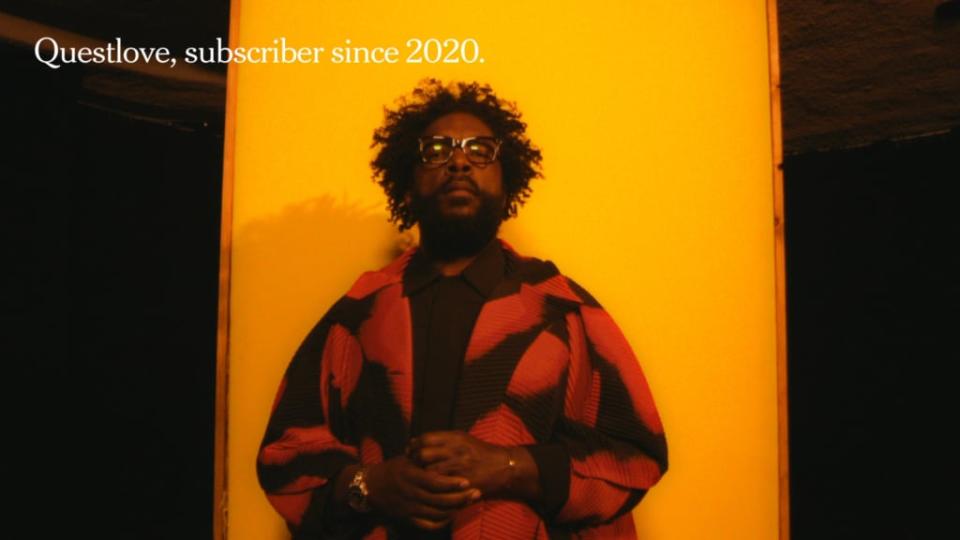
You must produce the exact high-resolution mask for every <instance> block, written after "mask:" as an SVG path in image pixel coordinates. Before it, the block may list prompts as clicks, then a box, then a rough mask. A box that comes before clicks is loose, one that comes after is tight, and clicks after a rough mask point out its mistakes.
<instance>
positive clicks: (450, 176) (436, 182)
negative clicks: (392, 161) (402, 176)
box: [413, 112, 503, 218]
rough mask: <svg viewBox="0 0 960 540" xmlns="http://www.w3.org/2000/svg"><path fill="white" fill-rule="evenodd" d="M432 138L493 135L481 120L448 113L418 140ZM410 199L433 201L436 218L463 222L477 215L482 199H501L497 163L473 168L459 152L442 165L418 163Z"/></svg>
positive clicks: (498, 166) (463, 154)
mask: <svg viewBox="0 0 960 540" xmlns="http://www.w3.org/2000/svg"><path fill="white" fill-rule="evenodd" d="M435 135H439V136H444V137H453V138H455V139H458V140H459V139H464V138H467V137H493V136H494V134H493V131H491V130H490V128H489V127H488V126H487V125H486V124H485V123H483V121H482V120H480V119H479V118H477V117H476V116H474V115H472V114H469V113H461V112H455V113H450V114H447V115H444V116H441V117H440V118H437V119H436V120H434V121H433V123H431V124H430V125H429V126H427V128H426V129H425V130H424V131H423V133H422V134H421V136H423V137H432V136H435ZM413 190H414V193H413V197H415V198H417V197H419V198H421V199H427V198H435V199H436V204H437V210H439V211H440V215H441V216H444V217H447V218H457V217H460V218H464V217H469V216H475V215H477V212H478V211H479V210H480V207H481V201H482V197H483V196H484V195H486V196H487V197H492V198H502V197H503V172H502V168H501V166H500V161H499V160H497V161H494V162H493V163H490V164H480V165H478V164H476V163H472V162H471V161H470V160H468V159H467V156H466V154H465V153H464V151H463V149H461V148H457V149H455V150H454V151H453V156H452V157H451V158H450V161H448V162H446V163H445V164H442V165H433V164H427V163H422V162H421V163H418V164H417V166H416V169H415V170H414V172H413Z"/></svg>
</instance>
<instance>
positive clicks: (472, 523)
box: [257, 240, 667, 540]
mask: <svg viewBox="0 0 960 540" xmlns="http://www.w3.org/2000/svg"><path fill="white" fill-rule="evenodd" d="M501 243H502V245H503V248H504V252H505V254H506V256H507V259H508V264H507V268H508V269H509V270H508V272H507V276H506V278H505V279H504V280H503V281H502V282H501V283H500V284H499V285H498V287H497V289H496V290H495V291H494V294H492V295H491V297H490V298H489V299H488V300H487V302H486V303H485V304H484V305H483V307H482V309H481V310H480V314H479V316H478V318H477V321H476V324H475V326H474V329H473V333H472V334H471V337H470V340H469V344H468V347H467V353H466V358H465V359H464V366H463V369H462V374H461V380H460V383H459V393H458V396H457V402H456V405H455V407H454V419H453V422H454V429H460V430H463V431H466V432H468V433H470V434H471V435H473V436H475V437H477V438H479V439H482V440H484V441H487V442H490V443H495V444H500V445H505V446H513V445H525V444H536V443H547V442H561V443H563V444H564V446H565V447H566V449H567V451H568V452H569V454H570V460H571V461H570V492H569V497H568V499H567V501H566V503H565V504H564V506H563V507H562V508H561V509H560V510H559V512H558V513H557V514H556V515H554V516H551V517H549V518H547V519H548V522H545V521H544V518H543V517H542V516H540V515H538V514H537V513H536V512H535V511H534V510H533V509H531V507H529V506H528V505H526V504H523V503H521V502H517V501H508V500H483V501H480V502H478V503H475V504H473V505H471V506H469V507H467V508H465V509H464V510H461V511H460V512H459V513H458V514H457V516H456V518H455V519H454V521H453V523H452V534H453V538H454V540H468V539H471V540H472V539H486V538H496V539H501V538H503V539H512V538H516V539H525V540H526V539H542V538H550V537H569V536H574V537H581V538H605V539H616V538H629V539H631V540H632V539H633V538H635V537H636V534H635V532H634V526H633V518H632V516H631V513H630V510H631V509H632V508H633V507H634V506H636V504H637V503H638V502H639V501H640V499H641V498H642V497H643V496H644V494H645V493H646V492H647V490H648V489H650V487H651V486H653V485H654V484H656V483H657V481H658V480H659V479H660V477H661V476H662V475H663V473H664V472H665V471H666V468H667V450H666V440H665V438H664V434H663V427H662V425H661V423H660V418H659V415H658V413H657V410H656V407H655V406H654V402H653V399H652V396H651V395H650V390H649V388H648V386H647V382H646V380H645V378H644V375H643V372H642V371H641V369H640V365H639V364H638V363H637V359H636V357H635V356H634V354H633V352H632V351H631V349H630V346H629V344H628V343H627V340H626V339H625V338H624V336H623V334H622V333H621V332H620V330H619V329H618V328H617V326H616V324H615V323H614V322H613V320H612V319H611V318H610V316H609V315H608V314H607V312H606V311H604V310H603V308H602V307H600V305H599V304H598V303H597V302H596V301H595V300H594V299H593V298H592V297H591V296H590V295H589V294H588V293H587V292H586V291H584V290H583V289H582V288H581V287H579V286H578V285H577V284H576V283H574V282H573V281H572V280H571V279H569V278H567V277H565V276H563V275H561V274H560V273H559V271H558V270H557V268H556V266H554V265H553V263H551V262H549V261H542V260H539V259H535V258H528V257H522V256H520V255H518V254H517V253H516V252H515V251H514V250H513V249H512V248H511V247H510V246H509V245H508V244H506V242H503V241H502V240H501ZM412 253H413V249H411V250H409V251H407V252H406V253H404V254H403V255H402V256H400V257H399V258H398V259H397V260H395V261H394V262H392V263H391V264H389V265H387V266H386V267H384V268H382V269H380V270H378V271H374V272H367V273H364V274H363V275H362V276H360V278H359V279H358V280H357V282H356V283H355V284H354V285H353V287H352V288H351V289H350V291H349V292H348V293H347V294H346V295H345V296H344V297H342V298H341V299H340V300H339V301H337V303H336V304H334V305H333V307H331V308H330V310H329V311H328V312H327V314H326V315H324V317H323V318H322V319H321V320H320V322H319V323H317V325H316V326H315V327H314V328H313V330H312V331H311V332H310V334H309V335H308V336H307V338H306V339H305V340H304V342H303V344H302V345H301V346H300V348H299V349H298V351H297V353H296V354H295V356H294V358H293V360H292V361H291V362H290V365H289V367H288V368H287V371H286V373H285V375H284V378H283V381H282V383H281V385H280V389H279V390H278V392H277V397H276V400H275V402H274V405H273V412H272V414H271V418H270V422H269V424H268V426H267V430H266V435H265V437H264V440H263V443H262V445H261V449H260V453H259V455H258V461H257V471H258V476H259V478H260V483H261V486H262V487H263V489H264V490H265V491H266V494H267V497H268V498H269V500H270V502H271V504H273V506H274V507H275V508H276V509H277V511H278V512H279V513H280V514H281V515H282V516H283V518H284V519H285V520H286V522H287V524H288V526H289V527H290V528H291V529H292V530H293V531H295V532H296V531H298V530H299V529H300V528H301V525H303V524H304V523H305V521H306V520H307V517H308V516H307V515H308V514H309V513H310V511H312V510H311V509H313V508H316V505H313V506H311V500H312V499H313V497H314V496H315V495H316V494H317V493H318V492H319V490H318V488H321V487H322V486H324V485H325V484H326V483H327V482H328V480H332V478H333V477H334V476H335V475H336V473H337V471H339V470H340V469H341V468H342V467H344V466H345V465H348V464H352V463H357V462H360V463H364V464H373V463H378V462H381V461H383V460H384V459H385V458H390V457H393V456H396V455H400V454H402V453H403V451H404V447H405V445H406V443H407V440H408V438H409V426H410V419H411V413H412V411H411V406H412V390H413V380H412V373H413V370H412V343H413V339H412V328H411V316H410V305H409V301H408V299H407V298H406V297H405V296H404V295H403V286H402V276H403V270H404V268H405V266H406V264H407V262H408V261H409V260H410V257H411V255H412ZM313 517H314V518H315V516H313ZM311 521H313V522H316V521H318V520H316V519H312V518H311ZM371 527H372V528H369V527H368V529H367V530H366V531H365V533H364V536H363V537H364V538H370V539H373V538H377V539H387V538H390V537H392V536H393V535H392V534H390V531H389V528H388V527H387V526H382V525H371Z"/></svg>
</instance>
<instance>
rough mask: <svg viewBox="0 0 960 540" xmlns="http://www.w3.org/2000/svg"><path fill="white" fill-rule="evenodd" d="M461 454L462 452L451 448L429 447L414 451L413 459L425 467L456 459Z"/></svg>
mask: <svg viewBox="0 0 960 540" xmlns="http://www.w3.org/2000/svg"><path fill="white" fill-rule="evenodd" d="M460 454H461V452H459V451H458V450H457V449H456V448H453V447H450V446H427V447H423V448H419V449H418V450H414V451H413V456H412V458H413V459H415V460H416V461H417V462H418V463H420V465H421V466H424V467H425V466H427V465H430V464H431V463H437V462H438V461H449V460H452V459H456V458H457V456H459V455H460Z"/></svg>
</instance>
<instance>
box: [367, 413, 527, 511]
mask: <svg viewBox="0 0 960 540" xmlns="http://www.w3.org/2000/svg"><path fill="white" fill-rule="evenodd" d="M513 452H518V450H517V449H511V448H507V447H504V446H497V445H494V444H490V443H486V442H484V441H481V440H479V439H477V438H475V437H473V436H471V435H469V434H467V433H464V432H462V431H435V432H431V433H426V434H423V435H421V436H419V437H416V438H414V439H411V441H410V443H409V444H408V445H407V449H406V453H405V454H404V455H402V456H396V457H394V458H391V459H388V460H386V461H384V462H383V463H380V464H378V465H374V466H372V467H370V468H369V469H368V471H367V485H368V487H369V495H368V500H369V502H370V505H371V506H372V507H373V508H374V509H375V510H377V511H379V512H380V513H382V514H384V515H387V516H390V517H394V518H400V519H405V520H407V521H409V522H410V523H412V524H413V525H414V526H416V527H419V528H421V529H429V530H434V529H440V528H443V527H445V526H446V525H447V524H448V523H450V521H451V520H452V519H453V515H454V514H455V513H456V512H457V511H458V510H460V509H461V508H464V507H466V506H467V505H469V504H471V503H474V502H476V501H478V500H480V499H481V498H496V497H503V496H506V495H508V494H509V491H510V487H511V484H512V482H513V481H514V476H515V474H516V472H517V471H516V466H515V464H516V461H515V460H514V459H515V458H514V456H513ZM523 452H525V451H523Z"/></svg>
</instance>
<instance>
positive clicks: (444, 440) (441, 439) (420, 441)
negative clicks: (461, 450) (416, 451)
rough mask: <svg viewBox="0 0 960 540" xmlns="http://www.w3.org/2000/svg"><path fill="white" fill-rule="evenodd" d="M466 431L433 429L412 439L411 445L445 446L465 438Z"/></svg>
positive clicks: (422, 446)
mask: <svg viewBox="0 0 960 540" xmlns="http://www.w3.org/2000/svg"><path fill="white" fill-rule="evenodd" d="M465 436H466V433H464V432H462V431H431V432H430V433H424V434H423V435H420V436H419V437H417V438H415V439H413V440H412V441H410V444H411V446H414V447H416V448H427V447H430V446H444V445H448V444H455V443H458V442H460V441H462V440H463V438H464V437H465Z"/></svg>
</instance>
